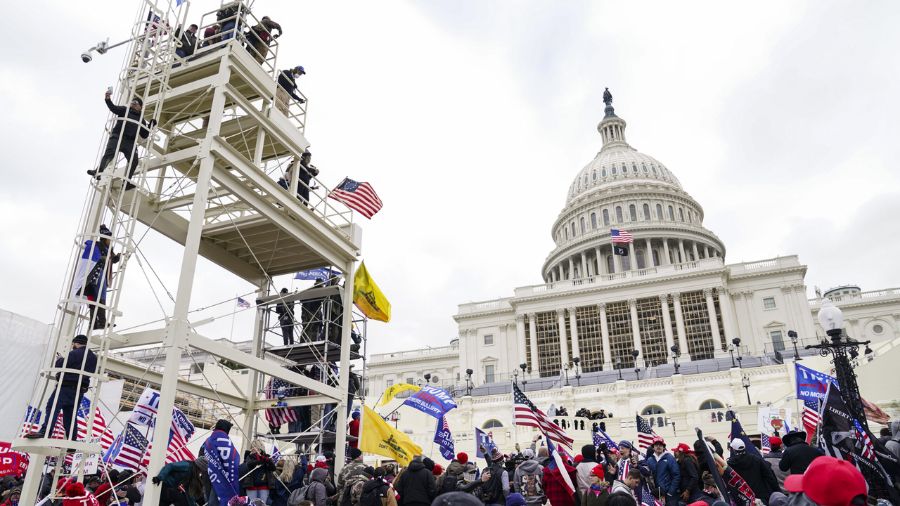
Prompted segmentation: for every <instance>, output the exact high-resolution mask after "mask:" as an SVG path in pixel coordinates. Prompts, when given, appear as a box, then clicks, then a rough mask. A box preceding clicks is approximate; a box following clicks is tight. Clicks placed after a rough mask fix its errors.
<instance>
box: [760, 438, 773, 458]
mask: <svg viewBox="0 0 900 506" xmlns="http://www.w3.org/2000/svg"><path fill="white" fill-rule="evenodd" d="M759 451H760V453H762V454H763V455H768V454H769V453H771V451H772V444H771V443H769V435H768V434H766V433H762V434H761V435H760V436H759Z"/></svg>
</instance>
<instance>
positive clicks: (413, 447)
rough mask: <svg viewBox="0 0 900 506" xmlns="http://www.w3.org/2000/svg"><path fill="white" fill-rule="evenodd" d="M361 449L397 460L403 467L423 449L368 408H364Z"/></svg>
mask: <svg viewBox="0 0 900 506" xmlns="http://www.w3.org/2000/svg"><path fill="white" fill-rule="evenodd" d="M359 449H360V450H362V451H364V452H369V453H374V454H375V455H381V456H382V457H388V458H391V459H394V460H396V461H397V462H398V463H400V465H401V466H407V465H409V462H410V461H411V460H412V458H413V457H415V456H416V455H421V454H422V448H421V447H420V446H419V445H417V444H415V443H413V442H412V440H411V439H409V436H407V435H406V434H404V433H402V432H400V431H399V430H397V429H395V428H393V427H391V426H390V425H388V424H387V422H385V421H384V419H383V418H381V416H379V415H378V413H376V412H375V411H373V410H372V409H370V408H369V407H368V406H363V421H362V434H361V435H360V441H359Z"/></svg>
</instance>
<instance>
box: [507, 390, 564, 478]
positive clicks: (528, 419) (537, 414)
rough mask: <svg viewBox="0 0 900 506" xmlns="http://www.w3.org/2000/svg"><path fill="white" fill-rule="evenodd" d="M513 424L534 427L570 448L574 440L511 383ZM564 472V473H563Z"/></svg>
mask: <svg viewBox="0 0 900 506" xmlns="http://www.w3.org/2000/svg"><path fill="white" fill-rule="evenodd" d="M513 408H514V409H513V424H515V425H522V426H525V427H536V428H538V429H540V430H541V432H543V433H544V434H546V435H547V436H548V437H549V438H550V439H552V440H554V441H556V442H557V443H559V444H561V445H563V446H567V447H568V448H569V449H571V448H572V443H574V440H573V439H572V438H570V437H569V436H568V435H567V434H566V433H565V431H564V430H562V429H561V428H559V425H556V424H555V423H553V422H552V421H551V420H550V419H549V418H547V415H545V414H544V412H543V411H541V410H540V409H538V408H537V406H535V405H534V404H533V403H532V402H531V401H530V400H528V397H525V394H523V393H522V391H521V390H519V387H518V385H516V384H513ZM563 474H565V473H563Z"/></svg>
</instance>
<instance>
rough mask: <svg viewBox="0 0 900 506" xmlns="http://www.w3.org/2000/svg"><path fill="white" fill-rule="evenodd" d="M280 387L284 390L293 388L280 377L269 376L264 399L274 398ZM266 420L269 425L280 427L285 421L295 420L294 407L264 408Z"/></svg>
mask: <svg viewBox="0 0 900 506" xmlns="http://www.w3.org/2000/svg"><path fill="white" fill-rule="evenodd" d="M282 388H283V389H284V390H285V391H290V390H291V389H292V388H293V385H291V384H290V383H288V382H287V381H284V380H283V379H281V378H270V379H269V382H268V383H267V384H266V391H265V394H266V399H275V398H276V397H278V391H279V390H280V389H282ZM266 421H267V422H269V425H272V426H275V427H281V426H282V425H284V424H286V423H290V422H296V421H297V413H296V412H295V411H294V408H290V407H286V408H266Z"/></svg>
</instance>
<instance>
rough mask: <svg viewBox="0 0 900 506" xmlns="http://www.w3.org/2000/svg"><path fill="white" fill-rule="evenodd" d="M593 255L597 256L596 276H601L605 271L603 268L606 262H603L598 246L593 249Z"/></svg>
mask: <svg viewBox="0 0 900 506" xmlns="http://www.w3.org/2000/svg"><path fill="white" fill-rule="evenodd" d="M594 254H595V255H596V256H597V274H601V273H603V272H604V271H605V270H606V268H605V267H604V266H603V264H605V263H606V262H604V261H603V255H602V254H601V253H600V246H597V247H596V248H594Z"/></svg>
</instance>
